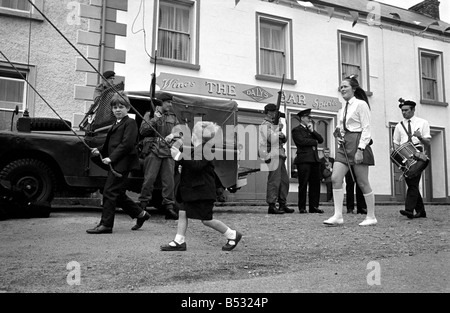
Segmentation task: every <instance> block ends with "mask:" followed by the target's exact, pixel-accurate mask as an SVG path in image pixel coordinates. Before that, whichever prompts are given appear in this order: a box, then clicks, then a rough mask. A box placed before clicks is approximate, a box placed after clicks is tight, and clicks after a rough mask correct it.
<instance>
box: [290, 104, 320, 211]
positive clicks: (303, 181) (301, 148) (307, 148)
mask: <svg viewBox="0 0 450 313" xmlns="http://www.w3.org/2000/svg"><path fill="white" fill-rule="evenodd" d="M310 114H311V109H306V110H303V111H300V112H299V113H297V116H298V117H299V119H300V125H299V126H297V127H295V128H294V129H293V130H292V139H293V140H294V143H295V145H296V146H297V156H296V157H295V159H294V164H295V165H296V166H297V171H298V209H299V211H300V213H306V192H307V189H308V185H309V213H323V211H322V210H320V209H319V200H320V178H321V174H320V159H319V154H318V153H317V144H319V143H322V142H323V138H322V136H321V135H320V134H319V133H318V132H316V131H315V130H314V127H313V125H312V123H311V116H310Z"/></svg>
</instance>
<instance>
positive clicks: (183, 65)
mask: <svg viewBox="0 0 450 313" xmlns="http://www.w3.org/2000/svg"><path fill="white" fill-rule="evenodd" d="M150 63H155V62H154V61H153V60H150ZM156 63H158V64H161V65H167V66H173V67H180V68H187V69H190V70H196V71H198V70H200V65H198V64H192V63H186V62H181V61H175V60H168V59H159V58H158V59H157V61H156Z"/></svg>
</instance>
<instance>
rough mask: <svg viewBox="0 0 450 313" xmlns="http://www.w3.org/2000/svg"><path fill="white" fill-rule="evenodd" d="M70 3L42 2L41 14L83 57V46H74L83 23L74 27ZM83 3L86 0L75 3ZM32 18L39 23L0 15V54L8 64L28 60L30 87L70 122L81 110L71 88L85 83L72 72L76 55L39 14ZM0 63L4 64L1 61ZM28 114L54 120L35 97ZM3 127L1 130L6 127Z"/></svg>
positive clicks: (85, 24)
mask: <svg viewBox="0 0 450 313" xmlns="http://www.w3.org/2000/svg"><path fill="white" fill-rule="evenodd" d="M70 2H71V1H68V0H65V1H44V6H43V8H44V11H43V13H44V14H45V15H46V16H47V17H48V18H49V19H50V21H51V22H52V23H53V24H54V25H55V26H56V27H57V28H58V29H59V30H60V31H61V32H62V33H63V34H64V35H65V36H66V37H67V39H68V40H69V41H70V42H72V43H74V44H75V46H77V48H78V49H79V50H81V52H83V53H86V49H85V47H84V46H82V45H76V38H77V30H78V29H87V27H88V25H87V21H86V20H83V19H79V20H78V21H79V24H77V23H78V22H77V23H74V19H73V16H74V7H73V6H71V5H70V4H69V3H70ZM87 2H89V0H79V1H77V3H87ZM76 14H77V13H76V12H75V15H76ZM36 15H37V16H38V17H39V19H33V20H31V22H30V19H28V18H20V17H16V16H8V15H1V16H0V42H1V43H2V44H1V50H2V51H3V53H4V54H5V55H6V56H7V57H8V59H10V61H12V62H16V63H21V64H25V65H26V64H28V60H29V64H31V65H34V66H35V67H36V77H35V80H36V86H34V87H35V88H36V89H37V90H38V92H39V93H40V94H41V95H42V97H43V98H44V99H45V100H46V101H47V102H48V103H49V104H50V105H51V106H52V107H53V108H54V109H55V111H56V112H58V114H59V115H61V117H62V118H64V119H67V120H69V121H72V117H73V113H75V112H84V109H85V108H84V102H83V101H79V100H75V99H74V84H84V83H85V81H84V76H83V75H82V74H81V73H79V72H77V71H75V58H76V56H77V53H76V51H75V50H74V49H73V48H72V47H71V46H70V45H69V44H68V43H67V42H66V41H65V40H64V39H63V38H62V37H61V35H59V34H58V33H57V31H56V30H55V29H54V28H53V27H52V26H51V25H50V24H49V23H48V22H47V21H46V20H44V19H43V18H42V17H41V16H40V14H39V13H36ZM30 27H31V29H30ZM0 60H1V61H5V60H4V59H3V57H2V58H1V59H0ZM5 62H6V61H5ZM29 111H30V116H38V117H52V118H57V116H56V115H55V113H53V111H52V110H51V109H50V108H49V107H48V106H47V104H45V102H44V101H43V100H42V99H41V98H40V97H39V96H36V97H35V103H34V105H31V106H30V107H29ZM3 114H4V116H5V121H10V119H11V117H10V114H9V112H7V113H3ZM20 116H21V114H20ZM2 120H3V119H2ZM4 126H5V127H2V129H5V128H6V129H8V128H9V127H10V125H8V126H7V125H4Z"/></svg>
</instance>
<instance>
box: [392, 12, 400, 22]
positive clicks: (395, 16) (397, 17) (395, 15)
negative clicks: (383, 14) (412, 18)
mask: <svg viewBox="0 0 450 313" xmlns="http://www.w3.org/2000/svg"><path fill="white" fill-rule="evenodd" d="M389 14H390V15H392V18H393V19H395V20H399V21H400V20H401V19H402V18H401V17H400V15H399V14H398V13H389Z"/></svg>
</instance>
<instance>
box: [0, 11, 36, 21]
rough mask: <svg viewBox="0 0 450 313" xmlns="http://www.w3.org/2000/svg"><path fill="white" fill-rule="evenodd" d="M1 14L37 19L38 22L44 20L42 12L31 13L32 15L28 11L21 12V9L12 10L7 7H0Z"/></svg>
mask: <svg viewBox="0 0 450 313" xmlns="http://www.w3.org/2000/svg"><path fill="white" fill-rule="evenodd" d="M0 15H6V16H10V17H19V18H25V19H31V20H35V21H38V22H43V21H44V18H43V17H42V16H41V15H40V14H31V16H30V13H28V12H20V11H15V10H10V9H6V8H0Z"/></svg>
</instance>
